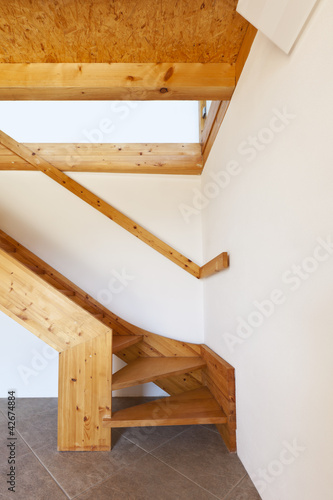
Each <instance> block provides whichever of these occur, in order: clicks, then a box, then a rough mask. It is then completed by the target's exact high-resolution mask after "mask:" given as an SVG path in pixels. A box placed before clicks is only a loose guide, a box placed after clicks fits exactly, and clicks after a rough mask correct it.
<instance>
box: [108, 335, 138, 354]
mask: <svg viewBox="0 0 333 500" xmlns="http://www.w3.org/2000/svg"><path fill="white" fill-rule="evenodd" d="M141 340H142V336H138V335H114V336H113V341H112V352H113V354H116V353H117V352H119V351H122V350H123V349H125V348H126V347H129V346H131V345H133V344H137V343H138V342H140V341H141Z"/></svg>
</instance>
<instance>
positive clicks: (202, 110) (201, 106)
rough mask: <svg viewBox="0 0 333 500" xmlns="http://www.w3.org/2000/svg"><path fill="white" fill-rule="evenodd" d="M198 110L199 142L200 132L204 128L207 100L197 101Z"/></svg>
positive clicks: (200, 138) (200, 139)
mask: <svg viewBox="0 0 333 500" xmlns="http://www.w3.org/2000/svg"><path fill="white" fill-rule="evenodd" d="M198 111H199V142H200V144H201V141H202V133H203V130H204V128H205V123H206V119H207V101H199V106H198Z"/></svg>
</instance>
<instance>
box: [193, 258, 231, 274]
mask: <svg viewBox="0 0 333 500" xmlns="http://www.w3.org/2000/svg"><path fill="white" fill-rule="evenodd" d="M228 267H229V255H228V253H227V252H223V253H221V254H220V255H218V256H217V257H215V258H214V259H212V260H210V261H209V262H207V264H205V265H204V266H202V267H201V268H200V278H208V276H212V274H215V273H218V272H220V271H224V270H225V269H227V268H228Z"/></svg>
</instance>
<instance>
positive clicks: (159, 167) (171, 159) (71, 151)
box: [0, 143, 203, 175]
mask: <svg viewBox="0 0 333 500" xmlns="http://www.w3.org/2000/svg"><path fill="white" fill-rule="evenodd" d="M24 145H25V146H26V147H27V148H29V149H31V150H32V151H36V153H37V154H39V155H41V156H42V157H43V158H45V159H46V160H47V161H49V162H51V163H52V165H54V166H55V167H56V168H58V169H59V170H61V171H62V172H104V173H106V172H113V173H132V174H177V175H200V174H201V171H202V167H203V161H202V154H201V147H200V144H163V143H159V144H95V143H93V144H90V143H77V144H24ZM1 170H35V168H34V167H33V166H32V165H30V164H29V163H28V162H27V161H25V160H24V159H22V158H19V157H18V156H17V155H16V154H14V153H12V152H11V151H9V150H8V149H7V148H5V147H3V146H0V171H1Z"/></svg>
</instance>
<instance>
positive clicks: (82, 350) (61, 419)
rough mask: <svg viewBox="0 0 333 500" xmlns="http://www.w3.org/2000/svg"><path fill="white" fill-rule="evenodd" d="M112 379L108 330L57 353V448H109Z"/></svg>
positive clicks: (61, 449)
mask: <svg viewBox="0 0 333 500" xmlns="http://www.w3.org/2000/svg"><path fill="white" fill-rule="evenodd" d="M111 378H112V332H111V331H109V332H106V333H104V334H102V335H99V336H98V337H95V338H94V339H91V340H88V341H87V342H85V343H84V344H80V345H77V346H75V347H72V348H71V349H68V350H67V351H64V352H61V353H60V360H59V399H58V451H108V450H110V449H111V431H110V429H105V428H103V427H102V421H103V417H106V416H110V415H111Z"/></svg>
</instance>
